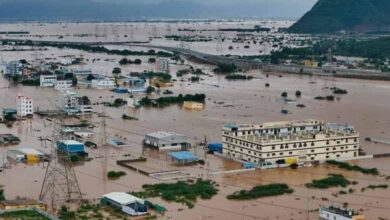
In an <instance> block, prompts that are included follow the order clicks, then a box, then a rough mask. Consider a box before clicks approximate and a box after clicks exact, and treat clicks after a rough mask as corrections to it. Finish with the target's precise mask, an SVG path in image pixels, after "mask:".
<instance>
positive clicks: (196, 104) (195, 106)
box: [183, 101, 203, 110]
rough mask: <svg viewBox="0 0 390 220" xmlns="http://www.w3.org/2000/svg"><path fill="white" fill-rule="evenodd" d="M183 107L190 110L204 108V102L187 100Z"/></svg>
mask: <svg viewBox="0 0 390 220" xmlns="http://www.w3.org/2000/svg"><path fill="white" fill-rule="evenodd" d="M183 108H185V109H189V110H202V109H203V103H200V102H189V101H186V102H184V103H183Z"/></svg>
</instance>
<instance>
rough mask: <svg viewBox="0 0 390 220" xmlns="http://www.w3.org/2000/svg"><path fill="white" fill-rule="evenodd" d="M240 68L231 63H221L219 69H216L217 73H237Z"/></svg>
mask: <svg viewBox="0 0 390 220" xmlns="http://www.w3.org/2000/svg"><path fill="white" fill-rule="evenodd" d="M237 71H238V68H237V66H236V65H235V64H233V63H230V64H226V63H219V64H218V66H217V68H215V69H214V72H215V73H234V72H237Z"/></svg>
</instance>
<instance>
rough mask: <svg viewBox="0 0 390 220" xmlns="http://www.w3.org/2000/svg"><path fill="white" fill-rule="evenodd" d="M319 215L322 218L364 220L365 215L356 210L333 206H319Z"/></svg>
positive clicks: (330, 219)
mask: <svg viewBox="0 0 390 220" xmlns="http://www.w3.org/2000/svg"><path fill="white" fill-rule="evenodd" d="M319 217H320V219H322V220H364V219H365V217H364V215H362V214H359V213H358V212H355V211H352V210H348V209H344V208H338V207H334V206H330V207H321V208H320V209H319Z"/></svg>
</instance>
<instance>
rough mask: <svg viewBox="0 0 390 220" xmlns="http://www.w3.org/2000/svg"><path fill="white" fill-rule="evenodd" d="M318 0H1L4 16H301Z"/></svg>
mask: <svg viewBox="0 0 390 220" xmlns="http://www.w3.org/2000/svg"><path fill="white" fill-rule="evenodd" d="M316 2H317V0H0V19H3V20H6V19H10V20H12V19H16V20H18V19H26V20H28V19H32V18H35V19H45V18H51V19H56V18H60V17H61V18H74V19H84V18H85V19H127V18H144V17H149V18H218V17H220V18H254V17H257V18H282V19H298V18H300V17H301V16H302V15H303V14H305V13H306V12H307V11H309V10H310V9H311V7H312V6H313V5H314V4H315V3H316Z"/></svg>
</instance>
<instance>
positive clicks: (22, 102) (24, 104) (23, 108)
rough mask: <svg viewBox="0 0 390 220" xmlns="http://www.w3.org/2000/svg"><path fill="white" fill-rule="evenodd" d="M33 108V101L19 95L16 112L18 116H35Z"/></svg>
mask: <svg viewBox="0 0 390 220" xmlns="http://www.w3.org/2000/svg"><path fill="white" fill-rule="evenodd" d="M33 108H34V106H33V100H32V99H31V98H28V97H26V96H23V95H20V94H18V96H17V97H16V111H17V115H18V116H20V117H26V116H33V114H34V110H33Z"/></svg>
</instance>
